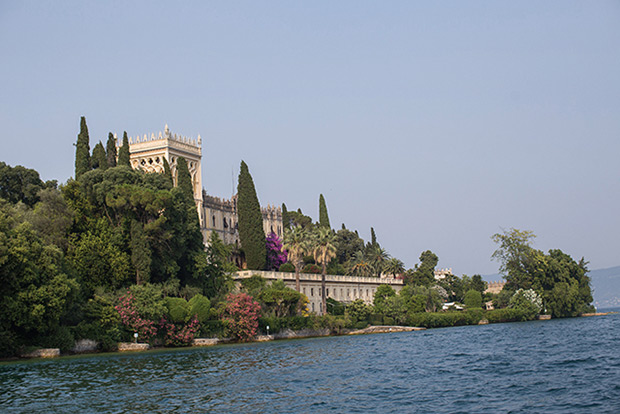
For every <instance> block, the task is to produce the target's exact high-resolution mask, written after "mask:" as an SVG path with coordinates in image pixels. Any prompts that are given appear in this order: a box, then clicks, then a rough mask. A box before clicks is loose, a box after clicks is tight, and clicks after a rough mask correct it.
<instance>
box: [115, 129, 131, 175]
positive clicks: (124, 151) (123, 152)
mask: <svg viewBox="0 0 620 414" xmlns="http://www.w3.org/2000/svg"><path fill="white" fill-rule="evenodd" d="M117 165H126V166H128V167H131V163H130V162H129V138H127V131H125V132H123V145H121V148H120V150H119V151H118V164H117Z"/></svg>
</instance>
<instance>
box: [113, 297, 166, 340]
mask: <svg viewBox="0 0 620 414" xmlns="http://www.w3.org/2000/svg"><path fill="white" fill-rule="evenodd" d="M135 304H136V298H135V297H134V296H133V295H132V294H131V292H130V291H129V290H128V291H127V293H126V294H124V295H123V296H121V297H120V298H119V304H118V305H116V306H115V307H114V309H116V311H117V312H118V315H119V317H120V319H121V323H122V324H123V325H124V326H125V327H126V328H127V329H129V330H130V331H133V332H137V333H138V335H139V337H140V338H143V339H145V340H147V341H148V340H150V339H151V338H153V337H154V336H155V335H156V334H157V327H156V326H155V322H153V321H151V320H148V319H144V318H142V317H141V316H140V315H139V314H138V311H137V310H136V306H135Z"/></svg>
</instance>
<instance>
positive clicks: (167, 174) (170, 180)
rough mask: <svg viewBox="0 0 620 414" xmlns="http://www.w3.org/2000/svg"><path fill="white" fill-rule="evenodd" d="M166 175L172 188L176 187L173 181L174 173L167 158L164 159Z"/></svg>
mask: <svg viewBox="0 0 620 414" xmlns="http://www.w3.org/2000/svg"><path fill="white" fill-rule="evenodd" d="M164 175H165V176H166V178H167V179H168V182H169V183H170V187H172V186H173V185H174V181H172V171H171V170H170V164H168V160H167V159H166V157H164Z"/></svg>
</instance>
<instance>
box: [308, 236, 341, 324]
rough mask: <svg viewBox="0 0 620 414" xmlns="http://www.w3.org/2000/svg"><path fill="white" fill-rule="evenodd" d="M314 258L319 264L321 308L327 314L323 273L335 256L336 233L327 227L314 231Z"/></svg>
mask: <svg viewBox="0 0 620 414" xmlns="http://www.w3.org/2000/svg"><path fill="white" fill-rule="evenodd" d="M313 239H314V251H313V254H314V260H315V261H316V262H317V263H319V264H320V265H321V270H322V271H321V305H322V306H321V308H322V311H323V315H326V314H327V298H326V296H325V274H326V272H327V265H328V264H329V262H330V260H332V259H333V258H334V257H336V234H335V233H334V232H333V231H332V230H331V229H330V228H328V227H319V228H318V229H317V230H316V232H315V233H314V237H313Z"/></svg>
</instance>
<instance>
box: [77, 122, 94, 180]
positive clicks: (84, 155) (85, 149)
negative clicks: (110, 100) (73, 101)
mask: <svg viewBox="0 0 620 414" xmlns="http://www.w3.org/2000/svg"><path fill="white" fill-rule="evenodd" d="M88 170H90V143H89V138H88V127H87V126H86V118H85V117H82V118H81V119H80V133H79V134H78V136H77V143H76V144H75V179H76V180H77V179H78V178H79V177H80V175H82V174H84V173H85V172H87V171H88Z"/></svg>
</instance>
